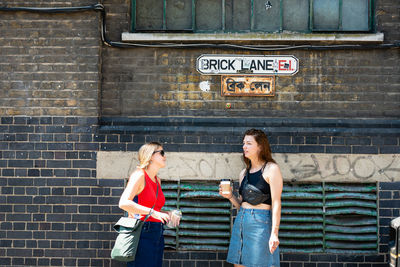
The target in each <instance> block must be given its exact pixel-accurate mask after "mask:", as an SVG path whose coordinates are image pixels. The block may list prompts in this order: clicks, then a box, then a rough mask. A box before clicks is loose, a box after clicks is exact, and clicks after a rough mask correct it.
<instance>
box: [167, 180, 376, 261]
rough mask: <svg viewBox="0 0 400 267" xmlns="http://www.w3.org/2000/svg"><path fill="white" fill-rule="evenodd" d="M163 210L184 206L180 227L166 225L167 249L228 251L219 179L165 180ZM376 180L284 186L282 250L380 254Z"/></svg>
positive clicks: (226, 210) (227, 207)
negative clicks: (372, 181) (169, 227)
mask: <svg viewBox="0 0 400 267" xmlns="http://www.w3.org/2000/svg"><path fill="white" fill-rule="evenodd" d="M162 188H163V192H164V195H165V197H166V204H165V208H164V209H165V210H172V209H176V208H178V209H180V210H181V211H182V213H183V218H182V221H181V225H180V227H179V229H178V228H177V229H166V231H165V232H164V233H165V244H166V247H169V248H174V249H178V250H214V251H217V250H227V248H228V245H229V237H230V230H231V223H230V221H231V217H230V215H231V211H230V208H231V205H230V202H229V201H227V200H226V199H222V198H221V197H220V196H219V194H218V184H217V182H207V183H205V182H199V181H185V182H166V181H164V182H163V184H162ZM376 194H377V188H376V184H350V183H346V184H345V183H312V184H285V185H284V187H283V193H282V216H281V225H280V231H279V236H280V242H281V243H280V250H281V251H282V252H302V253H318V252H321V253H369V252H370V253H376V252H377V249H378V233H377V231H378V230H377V229H378V228H377V225H378V223H377V212H376V210H377V204H376V203H377V196H376Z"/></svg>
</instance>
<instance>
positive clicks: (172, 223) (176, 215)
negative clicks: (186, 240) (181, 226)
mask: <svg viewBox="0 0 400 267" xmlns="http://www.w3.org/2000/svg"><path fill="white" fill-rule="evenodd" d="M181 218H182V212H181V211H180V210H172V211H171V219H170V220H169V222H168V223H167V227H169V228H175V227H176V226H177V222H178V220H180V219H181Z"/></svg>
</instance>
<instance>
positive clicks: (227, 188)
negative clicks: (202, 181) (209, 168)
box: [220, 179, 231, 194]
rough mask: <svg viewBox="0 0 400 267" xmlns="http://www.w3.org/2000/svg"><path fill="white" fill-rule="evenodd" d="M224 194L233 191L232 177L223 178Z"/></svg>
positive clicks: (222, 188)
mask: <svg viewBox="0 0 400 267" xmlns="http://www.w3.org/2000/svg"><path fill="white" fill-rule="evenodd" d="M220 185H221V190H222V194H229V193H230V192H231V179H221V183H220Z"/></svg>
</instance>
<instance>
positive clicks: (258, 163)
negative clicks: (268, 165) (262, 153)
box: [251, 159, 265, 171]
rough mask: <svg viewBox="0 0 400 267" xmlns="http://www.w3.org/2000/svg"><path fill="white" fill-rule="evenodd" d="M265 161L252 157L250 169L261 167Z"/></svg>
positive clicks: (254, 169)
mask: <svg viewBox="0 0 400 267" xmlns="http://www.w3.org/2000/svg"><path fill="white" fill-rule="evenodd" d="M264 164H265V161H263V160H259V159H253V160H251V170H252V171H256V170H259V169H261V168H262V166H264Z"/></svg>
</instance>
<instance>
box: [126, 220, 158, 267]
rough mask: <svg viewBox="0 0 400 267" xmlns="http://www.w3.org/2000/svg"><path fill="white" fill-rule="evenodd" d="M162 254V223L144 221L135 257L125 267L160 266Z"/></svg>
mask: <svg viewBox="0 0 400 267" xmlns="http://www.w3.org/2000/svg"><path fill="white" fill-rule="evenodd" d="M163 255H164V225H163V224H162V223H160V222H145V223H144V225H143V228H142V233H141V234H140V240H139V245H138V249H137V252H136V258H135V260H134V261H130V262H128V263H127V267H162V261H163Z"/></svg>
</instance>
